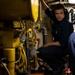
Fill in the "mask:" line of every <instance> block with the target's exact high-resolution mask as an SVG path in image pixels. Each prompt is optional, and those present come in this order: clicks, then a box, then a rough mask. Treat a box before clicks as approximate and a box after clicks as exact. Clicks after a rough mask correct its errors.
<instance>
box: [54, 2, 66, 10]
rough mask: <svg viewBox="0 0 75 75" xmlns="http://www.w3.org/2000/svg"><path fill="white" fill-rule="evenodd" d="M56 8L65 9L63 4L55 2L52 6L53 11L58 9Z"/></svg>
mask: <svg viewBox="0 0 75 75" xmlns="http://www.w3.org/2000/svg"><path fill="white" fill-rule="evenodd" d="M58 9H63V10H65V7H64V5H63V4H60V3H59V4H56V5H55V6H54V11H55V10H58Z"/></svg>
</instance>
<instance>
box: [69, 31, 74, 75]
mask: <svg viewBox="0 0 75 75" xmlns="http://www.w3.org/2000/svg"><path fill="white" fill-rule="evenodd" d="M68 44H69V51H70V52H69V53H70V67H71V71H72V73H73V75H75V32H73V33H72V34H71V35H70V37H69V41H68Z"/></svg>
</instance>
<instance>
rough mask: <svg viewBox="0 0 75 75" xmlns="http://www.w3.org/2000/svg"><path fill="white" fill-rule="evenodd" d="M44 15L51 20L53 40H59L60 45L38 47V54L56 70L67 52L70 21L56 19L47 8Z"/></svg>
mask: <svg viewBox="0 0 75 75" xmlns="http://www.w3.org/2000/svg"><path fill="white" fill-rule="evenodd" d="M45 13H46V15H47V16H48V17H50V18H51V19H52V20H53V24H52V35H53V38H54V41H59V43H60V45H61V46H54V45H53V46H48V47H41V48H39V49H38V50H39V52H40V53H39V56H40V58H41V59H43V60H44V61H45V62H46V63H47V64H48V65H49V66H50V67H51V68H52V69H53V70H57V69H58V68H59V67H60V65H61V61H60V60H61V59H62V57H64V56H65V55H66V54H68V38H69V36H70V34H71V32H72V31H71V28H72V27H71V23H70V22H69V21H68V20H67V19H66V18H64V19H63V20H62V21H60V22H59V21H57V20H56V18H55V16H54V14H53V12H52V10H51V9H50V8H47V9H46V11H45Z"/></svg>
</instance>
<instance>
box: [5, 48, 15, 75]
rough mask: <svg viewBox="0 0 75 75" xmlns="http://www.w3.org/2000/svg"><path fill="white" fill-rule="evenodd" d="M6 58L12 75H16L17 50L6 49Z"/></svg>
mask: <svg viewBox="0 0 75 75" xmlns="http://www.w3.org/2000/svg"><path fill="white" fill-rule="evenodd" d="M4 56H5V57H6V60H7V68H8V70H9V72H10V75H15V63H14V62H15V48H4ZM6 75H7V74H6Z"/></svg>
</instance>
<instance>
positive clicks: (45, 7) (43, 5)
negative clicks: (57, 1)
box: [40, 0, 49, 10]
mask: <svg viewBox="0 0 75 75" xmlns="http://www.w3.org/2000/svg"><path fill="white" fill-rule="evenodd" d="M40 1H41V3H42V8H43V10H46V9H47V8H49V6H48V5H47V4H46V2H45V1H44V0H40Z"/></svg>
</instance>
